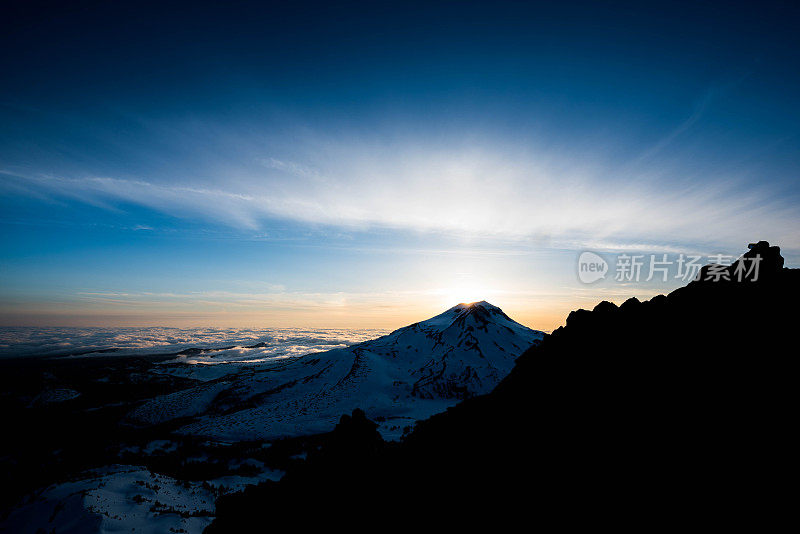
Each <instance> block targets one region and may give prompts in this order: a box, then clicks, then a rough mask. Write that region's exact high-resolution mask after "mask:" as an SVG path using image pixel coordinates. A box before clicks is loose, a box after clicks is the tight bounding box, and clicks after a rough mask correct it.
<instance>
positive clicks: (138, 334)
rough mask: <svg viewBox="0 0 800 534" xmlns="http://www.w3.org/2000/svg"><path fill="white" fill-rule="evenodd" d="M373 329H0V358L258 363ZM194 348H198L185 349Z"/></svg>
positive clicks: (354, 339) (356, 339)
mask: <svg viewBox="0 0 800 534" xmlns="http://www.w3.org/2000/svg"><path fill="white" fill-rule="evenodd" d="M387 332H388V331H386V330H376V329H302V328H162V327H149V328H55V327H44V328H40V327H13V328H11V327H3V328H0V358H3V357H4V358H8V357H18V356H31V357H32V356H61V357H92V356H109V355H120V356H124V355H147V354H161V355H164V354H176V353H179V352H182V351H188V353H186V354H182V355H177V354H176V359H178V360H181V361H186V363H207V364H213V363H223V362H231V361H243V362H244V361H252V362H263V361H268V360H272V359H278V358H286V357H293V356H301V355H303V354H309V353H312V352H322V351H326V350H332V349H337V348H343V347H347V346H349V345H353V344H355V343H360V342H362V341H366V340H368V339H373V338H376V337H379V336H382V335H384V334H386V333H387ZM191 349H198V350H191Z"/></svg>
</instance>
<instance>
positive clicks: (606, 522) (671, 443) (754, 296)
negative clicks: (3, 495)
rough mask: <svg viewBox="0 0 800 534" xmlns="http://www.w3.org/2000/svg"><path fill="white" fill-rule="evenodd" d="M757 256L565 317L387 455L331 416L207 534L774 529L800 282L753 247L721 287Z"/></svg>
mask: <svg viewBox="0 0 800 534" xmlns="http://www.w3.org/2000/svg"><path fill="white" fill-rule="evenodd" d="M756 254H761V255H762V256H761V257H762V260H761V261H762V264H761V266H760V267H761V268H762V269H763V270H762V271H760V273H761V275H763V276H761V275H760V276H759V277H758V279H753V277H743V278H742V279H741V281H739V280H737V279H736V278H732V279H731V280H728V281H719V282H714V281H708V280H705V279H703V278H702V277H701V278H700V279H699V280H698V281H695V282H692V283H690V284H689V285H688V286H686V287H684V288H681V289H678V290H676V291H674V292H672V293H671V294H670V295H668V296H660V297H658V298H654V299H651V300H649V301H645V302H639V301H638V300H636V299H629V300H628V301H626V302H625V303H624V304H623V305H622V306H620V307H619V308H616V307H615V306H613V305H611V304H609V303H601V304H599V305H598V306H597V307H596V308H595V310H594V311H591V312H590V311H586V310H578V311H575V312H573V313H571V314H570V316H569V318H568V320H567V324H566V326H564V327H561V328H559V329H558V330H556V331H555V332H553V334H552V335H550V336H547V337H546V338H545V339H544V340H543V341H542V342H541V343H540V344H538V346H535V347H532V348H531V349H529V350H528V351H526V352H525V353H524V354H523V355H522V356H521V357H520V358H519V359H518V360H517V364H516V366H515V368H514V369H513V371H512V372H511V374H510V375H509V376H508V377H507V378H506V379H505V380H503V381H502V382H501V383H500V385H499V386H498V387H497V388H496V389H495V390H494V391H493V392H492V393H490V394H488V395H484V396H482V397H477V398H473V399H468V400H466V401H464V402H462V403H460V404H459V405H457V406H456V407H454V408H451V409H450V410H448V411H447V412H446V413H444V414H439V415H436V416H434V417H431V418H430V419H428V420H426V421H422V422H420V423H419V424H418V425H417V427H416V428H415V429H414V430H413V431H412V432H411V433H410V434H409V435H408V436H407V437H406V439H405V440H404V442H403V443H402V444H400V445H394V444H384V443H383V442H381V441H380V438H379V437H377V436H376V435H375V433H374V431H373V430H371V429H370V428H371V427H370V425H369V424H367V423H366V422H365V421H364V420H363V419H362V418H361V416H360V415H357V414H354V415H353V417H350V418H347V417H345V418H343V419H342V422H341V423H340V425H339V427H337V430H336V431H335V432H333V433H332V434H331V435H330V439H329V440H327V442H326V445H324V446H323V447H322V449H321V450H320V451H319V454H316V455H314V457H313V458H310V461H309V462H308V464H307V465H305V466H304V468H303V469H302V470H297V471H294V472H292V473H290V474H289V475H287V476H286V477H285V479H284V480H283V481H281V482H280V483H278V484H268V485H264V486H261V487H259V488H255V489H253V490H252V491H248V492H245V493H244V494H242V495H239V496H232V497H228V498H226V499H224V500H222V499H221V500H220V502H219V509H218V517H217V520H216V521H215V522H214V524H213V526H212V527H211V528H210V529H209V532H237V531H250V530H252V529H253V528H254V527H255V526H257V525H261V524H264V522H265V521H266V522H268V523H269V522H273V521H275V520H276V519H277V518H284V519H287V520H295V519H296V518H297V517H300V516H303V511H304V510H307V509H308V508H309V507H313V509H314V513H315V516H314V517H319V518H324V520H323V519H321V520H320V521H319V522H318V523H317V522H316V521H314V519H313V518H311V519H309V518H308V516H304V526H310V525H313V524H314V523H317V524H321V525H327V526H331V525H333V524H334V523H335V522H336V521H337V519H334V518H341V520H342V521H343V522H345V521H346V522H347V523H349V522H350V521H359V524H364V521H366V520H367V518H371V519H372V520H375V518H377V517H380V518H381V519H380V520H379V521H380V522H379V523H370V524H372V525H374V526H375V527H376V528H380V527H385V526H391V527H392V528H397V527H402V526H406V527H407V526H411V525H413V526H415V527H420V525H423V524H424V525H425V528H436V527H444V526H446V527H447V528H448V529H457V528H471V529H476V528H481V527H482V526H485V525H489V524H490V525H492V526H493V528H494V529H502V528H503V527H504V526H508V527H509V528H510V527H511V525H520V524H525V523H531V522H535V523H536V524H540V525H544V524H547V522H548V521H549V522H553V521H557V522H558V523H557V524H558V525H559V527H563V528H566V527H568V526H574V525H576V524H581V525H587V524H589V525H592V527H593V528H598V527H605V528H615V529H616V528H623V527H634V528H636V529H637V530H638V529H642V528H650V527H653V526H655V525H658V526H672V527H675V528H678V527H680V528H683V527H685V526H686V525H688V524H693V525H697V526H708V527H711V526H714V527H720V526H724V525H731V524H735V525H736V526H738V527H739V528H748V527H749V528H755V527H758V528H759V529H764V528H770V526H773V527H774V526H775V525H776V524H778V523H779V522H780V517H781V516H780V512H781V510H783V509H787V510H788V509H789V499H790V496H789V492H788V490H786V489H785V488H786V485H785V484H784V482H785V480H784V479H785V478H786V477H789V476H793V475H790V474H789V473H790V469H791V468H790V466H792V465H793V463H794V457H795V456H796V447H795V440H796V438H794V433H795V432H794V424H793V421H794V420H795V418H796V409H795V406H796V394H795V393H794V392H795V389H796V376H797V375H796V370H795V367H796V366H795V365H794V360H795V359H796V354H795V353H796V348H795V347H794V345H795V341H794V339H793V333H794V325H795V323H796V320H797V313H796V312H794V311H792V310H793V309H794V307H795V306H796V305H797V302H798V297H800V271H798V270H792V269H785V268H783V258H782V257H780V254H779V249H778V248H777V247H770V246H769V244H767V243H765V242H760V243H758V244H756V245H755V246H753V247H752V248H751V250H749V251H748V253H746V254H745V255H744V257H743V259H740V260H739V261H738V262H736V263H735V264H734V265H732V266H730V269H731V271H730V272H731V274H732V273H733V272H734V270H735V268H736V265H737V264H738V263H739V262H741V261H747V260H749V259H750V258H753V257H755V255H756ZM787 305H788V306H787ZM782 480H784V482H781V481H782ZM310 493H313V494H314V495H315V496H314V498H309V494H310ZM423 518H424V519H423Z"/></svg>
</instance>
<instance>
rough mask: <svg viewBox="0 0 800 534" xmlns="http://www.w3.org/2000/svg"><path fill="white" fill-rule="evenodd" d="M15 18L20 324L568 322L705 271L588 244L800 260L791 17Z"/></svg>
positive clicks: (22, 6) (305, 7)
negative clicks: (646, 273) (646, 272)
mask: <svg viewBox="0 0 800 534" xmlns="http://www.w3.org/2000/svg"><path fill="white" fill-rule="evenodd" d="M9 12H10V16H9V17H8V18H7V20H5V21H4V22H3V31H2V37H0V40H2V43H0V45H2V46H0V68H2V72H3V83H2V84H1V85H0V125H1V126H2V128H0V208H1V209H2V215H0V240H1V244H2V253H1V254H0V276H1V277H2V278H1V279H0V323H1V324H13V325H20V324H55V325H69V324H80V325H102V326H107V325H125V324H130V325H160V324H166V325H209V324H210V325H248V326H251V325H264V326H319V327H322V326H331V327H339V326H362V327H373V326H375V327H393V326H401V325H403V324H405V323H407V322H410V321H414V320H419V319H422V318H425V317H427V316H429V315H431V314H433V313H436V312H437V311H440V310H441V309H443V308H446V307H448V306H450V305H452V304H455V303H456V302H458V301H461V300H475V299H481V298H486V299H488V300H490V301H492V302H493V303H495V304H497V305H499V306H501V307H503V308H504V309H505V310H506V311H507V312H508V313H510V314H511V315H512V316H514V317H515V318H518V319H520V320H522V321H523V322H525V323H527V324H529V325H531V326H534V327H539V328H543V329H551V328H554V327H556V326H557V325H558V324H560V323H561V322H562V321H563V318H564V317H565V315H566V313H567V312H568V311H569V310H570V309H574V308H576V307H579V306H591V305H593V303H594V302H596V301H597V300H599V299H601V298H610V299H614V300H621V299H624V298H626V297H627V296H630V295H637V296H640V297H647V296H650V295H652V294H654V293H656V292H658V291H664V290H668V289H670V288H672V287H675V286H676V285H678V282H675V281H670V282H669V283H665V284H655V283H640V284H619V283H611V282H608V283H606V282H600V283H598V284H594V285H591V286H586V285H582V284H580V283H579V282H578V281H577V277H576V275H575V262H576V258H577V255H578V253H579V252H580V251H583V250H587V249H588V250H595V251H598V252H600V253H606V254H615V253H618V252H620V251H631V250H635V251H643V252H646V253H651V252H652V253H662V252H669V253H670V254H673V253H674V254H677V253H679V252H686V253H699V254H712V253H726V254H737V253H740V252H741V251H742V250H743V249H744V246H745V245H746V243H748V242H750V241H753V240H757V239H767V240H769V241H771V242H774V243H777V244H780V245H781V246H782V247H783V249H784V251H785V253H784V255H785V256H786V257H787V258H788V260H789V262H790V264H796V260H797V258H798V254H800V232H799V231H798V230H800V207H799V206H800V204H798V199H799V198H800V184H798V169H800V150H798V148H800V139H798V130H797V124H798V119H800V104H798V99H797V95H798V94H800V69H798V65H800V61H799V60H800V46H799V45H800V43H799V42H798V41H799V40H800V38H799V37H798V35H797V32H796V31H795V29H796V27H797V23H798V22H799V20H798V19H799V17H798V10H797V8H794V7H791V6H781V5H780V4H759V5H754V4H753V5H746V6H738V5H735V4H732V3H730V2H726V3H719V4H716V5H715V4H706V5H704V6H695V5H694V3H670V4H669V5H666V4H665V5H661V6H659V7H642V6H639V5H637V4H636V3H631V4H623V3H612V4H607V5H604V6H598V5H593V4H590V3H586V4H581V3H571V4H563V5H559V6H558V7H553V6H549V5H538V4H536V3H504V2H492V3H483V4H481V3H474V4H472V3H463V2H459V3H429V2H426V3H416V4H415V3H403V4H400V3H381V4H380V5H375V4H374V3H371V4H356V3H339V4H336V5H331V4H301V3H297V4H293V5H292V6H281V7H276V6H273V5H271V4H270V3H267V4H262V5H256V4H251V3H237V2H233V3H225V4H224V5H222V4H219V5H214V4H206V3H191V4H187V5H186V6H179V5H173V6H171V7H170V8H169V9H168V10H165V9H164V8H162V7H159V6H158V5H157V4H152V5H149V4H141V3H136V4H133V3H130V4H128V3H124V2H122V3H115V4H114V5H103V4H102V3H101V4H100V5H97V3H93V2H89V3H76V4H71V5H70V6H60V7H39V5H38V4H31V3H29V2H28V3H26V2H22V3H12V4H11V7H10V9H9Z"/></svg>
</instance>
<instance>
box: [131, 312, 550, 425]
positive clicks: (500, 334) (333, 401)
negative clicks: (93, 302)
mask: <svg viewBox="0 0 800 534" xmlns="http://www.w3.org/2000/svg"><path fill="white" fill-rule="evenodd" d="M543 336H544V334H543V333H542V332H539V331H536V330H531V329H530V328H528V327H526V326H523V325H521V324H519V323H517V322H516V321H514V320H513V319H511V318H510V317H508V316H507V315H506V314H505V313H504V312H503V311H502V310H501V309H500V308H498V307H497V306H493V305H492V304H489V303H488V302H486V301H480V302H473V303H468V304H467V303H462V304H458V305H456V306H453V307H452V308H450V309H448V310H446V311H445V312H443V313H441V314H439V315H437V316H435V317H432V318H430V319H428V320H425V321H421V322H419V323H414V324H411V325H409V326H406V327H403V328H400V329H398V330H395V331H394V332H392V333H390V334H388V335H385V336H382V337H379V338H376V339H373V340H369V341H365V342H362V343H358V344H356V345H352V346H350V347H347V348H345V349H336V350H332V351H328V352H322V353H314V354H308V355H306V356H302V357H299V358H293V359H289V360H286V359H283V360H278V361H275V362H267V363H262V364H258V365H253V366H251V367H250V368H247V369H245V370H244V371H243V372H241V373H239V374H238V375H233V376H231V375H228V376H226V377H225V378H224V380H218V381H211V382H206V383H204V384H201V385H199V386H197V387H196V388H192V389H190V390H187V391H180V392H178V393H177V394H172V395H168V396H165V397H159V398H156V399H153V400H152V401H150V402H148V403H146V404H145V405H143V406H141V407H140V408H139V409H137V410H136V411H135V412H134V413H133V414H131V415H132V418H133V419H134V420H139V421H146V422H163V421H164V420H166V419H170V418H171V417H170V415H169V414H175V417H187V416H190V417H191V416H195V417H196V420H195V422H193V423H191V424H189V425H188V426H186V427H184V428H183V431H184V432H187V433H191V434H202V435H206V436H209V437H218V438H222V439H229V440H230V439H238V440H249V439H271V438H276V437H284V436H291V435H300V434H309V433H314V432H325V431H328V430H331V429H332V428H333V426H334V425H335V423H336V421H337V420H338V418H339V417H340V416H341V415H342V414H343V413H350V412H351V411H352V410H353V409H354V408H361V409H363V410H364V411H365V412H366V413H367V415H368V416H369V417H371V418H373V419H375V420H377V421H381V430H382V432H384V435H386V436H387V437H396V436H397V435H399V433H400V432H401V431H402V428H403V427H405V426H407V425H409V424H413V423H414V422H415V421H417V420H419V419H422V418H425V417H428V416H430V415H433V414H434V413H437V412H439V411H443V410H444V409H446V408H447V407H448V406H451V405H453V404H455V403H456V402H458V400H459V399H462V398H465V397H470V396H473V395H480V394H483V393H488V392H489V391H491V390H492V389H493V388H494V387H495V386H496V385H497V384H498V383H499V382H500V380H502V379H503V378H504V377H505V376H506V375H507V374H508V373H509V372H510V371H511V368H512V367H513V366H514V361H515V360H516V358H517V356H519V355H520V354H522V352H524V351H525V350H526V349H527V348H528V347H530V346H531V345H532V344H534V343H537V342H538V341H539V340H541V338H542V337H543ZM198 399H203V402H202V403H201V402H198Z"/></svg>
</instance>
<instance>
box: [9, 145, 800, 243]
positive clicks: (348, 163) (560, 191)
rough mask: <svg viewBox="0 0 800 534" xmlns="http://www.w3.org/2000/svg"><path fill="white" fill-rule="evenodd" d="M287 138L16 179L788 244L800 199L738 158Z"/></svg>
mask: <svg viewBox="0 0 800 534" xmlns="http://www.w3.org/2000/svg"><path fill="white" fill-rule="evenodd" d="M299 146H301V147H302V149H301V150H299V149H295V150H294V151H291V150H288V149H283V150H284V151H285V152H286V154H276V155H274V156H260V155H258V154H257V153H256V149H255V148H252V149H250V148H248V149H247V150H240V151H239V153H238V154H237V157H238V158H239V159H238V160H236V161H232V159H231V158H226V159H225V160H220V161H219V162H218V164H217V165H214V166H212V168H211V169H209V170H208V172H207V173H206V176H205V177H203V178H199V177H193V176H189V175H183V176H156V177H152V178H148V179H130V178H118V177H101V176H86V175H83V176H75V175H73V176H56V175H52V174H35V175H31V174H28V175H25V176H20V175H15V176H14V180H15V181H16V182H22V183H24V185H25V187H26V188H28V189H31V190H34V191H37V192H46V193H48V194H52V195H55V196H57V197H60V198H71V199H75V200H79V201H82V202H90V203H94V204H97V205H101V206H109V207H110V208H113V207H114V206H115V203H119V202H126V203H134V204H138V205H142V206H146V207H148V208H151V209H154V210H158V211H160V212H163V213H167V214H171V215H175V216H177V217H190V218H201V219H204V220H212V221H217V222H219V223H222V224H225V225H229V226H233V227H238V228H244V229H249V230H258V229H260V228H262V227H263V225H264V221H265V220H267V219H275V218H277V219H285V220H290V221H296V222H300V223H307V224H313V225H326V226H333V227H342V228H348V229H364V230H365V229H369V228H373V227H381V228H392V229H399V230H406V231H415V232H443V233H450V234H455V235H459V236H465V237H470V236H489V237H499V238H505V239H531V238H534V239H537V240H539V241H543V242H546V243H553V244H564V243H571V244H575V246H578V247H579V246H581V244H583V246H585V245H586V244H597V243H603V242H612V243H618V244H620V245H622V246H625V245H631V246H633V245H638V246H664V247H668V246H670V245H674V244H676V243H678V244H681V245H682V246H685V245H687V244H706V243H714V244H716V245H723V246H726V245H730V246H735V247H737V248H740V247H741V246H742V245H743V243H744V242H746V241H748V240H753V239H769V240H772V241H776V242H779V243H781V244H783V245H784V246H785V247H789V248H794V249H800V231H798V230H800V209H798V202H797V200H798V199H796V198H793V197H791V196H785V195H784V196H782V193H783V192H782V191H781V190H779V189H777V188H775V187H768V186H762V185H759V183H758V181H757V180H756V177H755V176H754V175H753V174H752V173H751V172H749V171H747V170H746V169H743V170H741V171H739V172H737V173H736V174H731V173H730V172H720V174H719V175H711V176H709V175H703V176H697V175H694V174H692V172H694V171H690V170H687V169H691V166H687V165H682V164H680V162H663V161H662V162H659V163H658V164H657V165H656V164H653V165H650V166H649V167H648V168H647V169H642V168H641V167H637V166H636V165H634V166H631V165H623V164H616V163H614V162H609V161H606V160H603V159H602V158H601V157H598V156H597V153H596V152H595V153H592V152H586V153H582V152H581V151H580V150H579V149H576V150H575V151H573V152H567V151H564V150H561V151H556V150H552V149H549V150H548V149H545V148H543V147H541V148H536V147H535V146H534V147H523V148H520V147H516V148H514V147H510V148H509V147H503V148H498V147H493V146H491V145H489V144H486V145H482V144H471V145H465V144H462V145H459V146H453V145H449V146H443V145H430V146H424V145H422V144H421V143H419V142H412V141H393V142H390V143H387V142H383V143H379V142H374V141H365V140H363V139H338V140H334V139H321V138H319V137H313V138H309V139H307V140H303V141H301V142H300V143H299ZM593 154H594V155H593ZM649 159H651V160H652V157H651V158H649ZM653 168H657V169H658V171H657V172H654V171H653V170H652V169H653ZM6 176H10V175H8V174H7V175H6Z"/></svg>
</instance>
